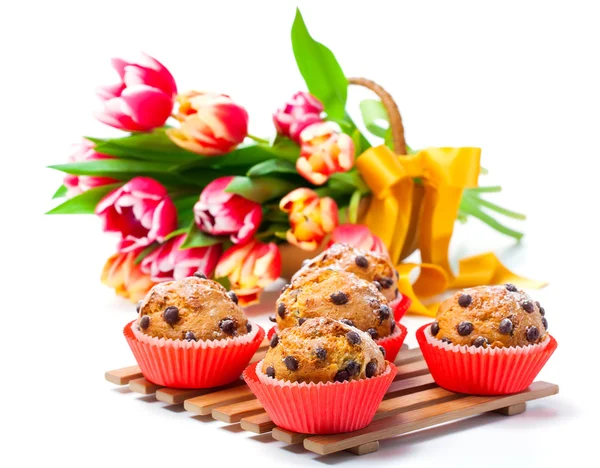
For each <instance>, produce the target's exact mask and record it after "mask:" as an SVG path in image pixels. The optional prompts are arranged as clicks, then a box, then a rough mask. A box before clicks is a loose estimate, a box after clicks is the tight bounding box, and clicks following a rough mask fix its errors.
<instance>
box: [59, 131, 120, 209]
mask: <svg viewBox="0 0 600 468" xmlns="http://www.w3.org/2000/svg"><path fill="white" fill-rule="evenodd" d="M74 146H75V150H74V152H73V153H72V154H71V156H69V162H82V161H94V160H98V159H114V158H113V157H112V156H108V155H106V154H102V153H97V152H96V151H95V150H94V147H95V146H96V145H95V144H94V143H92V142H91V141H90V140H86V139H85V138H82V140H81V143H78V144H77V145H74ZM63 182H64V184H65V187H67V194H68V196H69V197H74V196H76V195H80V194H82V193H83V192H86V191H87V190H89V189H91V188H94V187H100V186H102V185H108V184H114V183H116V182H118V180H116V179H111V178H110V177H94V176H78V175H73V174H67V175H66V176H65V178H64V180H63Z"/></svg>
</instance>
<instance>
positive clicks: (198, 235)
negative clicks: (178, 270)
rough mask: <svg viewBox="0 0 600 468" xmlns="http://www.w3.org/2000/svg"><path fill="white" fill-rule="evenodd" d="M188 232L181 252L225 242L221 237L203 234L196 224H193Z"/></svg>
mask: <svg viewBox="0 0 600 468" xmlns="http://www.w3.org/2000/svg"><path fill="white" fill-rule="evenodd" d="M187 232H188V234H187V237H186V238H185V240H184V241H183V244H181V247H180V249H181V250H185V249H191V248H194V247H208V246H209V245H216V244H220V243H222V242H223V239H222V238H220V237H215V236H211V235H209V234H206V233H205V232H202V231H201V230H200V229H198V226H196V223H192V224H191V225H190V227H189V229H188V231H187Z"/></svg>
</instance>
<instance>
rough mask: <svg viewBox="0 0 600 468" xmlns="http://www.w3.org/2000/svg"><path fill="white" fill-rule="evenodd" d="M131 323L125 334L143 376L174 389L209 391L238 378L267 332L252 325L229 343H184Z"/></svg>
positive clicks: (223, 341)
mask: <svg viewBox="0 0 600 468" xmlns="http://www.w3.org/2000/svg"><path fill="white" fill-rule="evenodd" d="M133 326H135V321H134V322H131V323H128V324H127V325H126V326H125V328H124V330H123V334H124V335H125V338H126V339H127V343H128V344H129V347H130V348H131V351H132V352H133V355H134V356H135V359H136V361H137V363H138V365H139V366H140V368H141V370H142V374H144V377H145V378H146V379H147V380H149V381H150V382H153V383H155V384H158V385H163V386H165V387H171V388H210V387H218V386H221V385H225V384H228V383H231V382H233V381H235V380H236V379H238V378H239V376H240V375H241V373H242V371H243V370H244V368H245V367H246V366H247V365H248V363H249V362H250V359H252V356H254V353H255V352H256V350H257V349H258V347H259V346H260V343H261V342H262V340H263V338H264V336H265V331H264V330H263V329H262V328H261V327H259V326H258V325H256V324H252V331H251V332H250V333H249V334H248V335H244V336H241V337H236V338H229V339H226V340H211V341H196V342H193V341H184V340H181V341H180V340H170V339H169V340H165V339H164V338H163V339H159V338H154V337H150V336H147V335H144V334H142V333H141V332H136V331H135V330H133Z"/></svg>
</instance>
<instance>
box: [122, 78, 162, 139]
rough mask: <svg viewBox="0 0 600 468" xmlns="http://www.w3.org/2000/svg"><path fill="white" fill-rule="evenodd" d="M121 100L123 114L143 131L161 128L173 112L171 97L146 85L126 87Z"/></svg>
mask: <svg viewBox="0 0 600 468" xmlns="http://www.w3.org/2000/svg"><path fill="white" fill-rule="evenodd" d="M121 99H122V102H123V104H122V105H123V109H124V110H125V113H126V114H127V115H129V116H131V118H132V120H133V121H134V122H136V123H137V124H138V125H139V126H140V127H142V128H144V129H145V130H152V129H153V128H156V127H160V126H162V125H163V124H164V123H165V122H166V120H167V119H168V118H169V116H170V115H171V111H172V110H173V99H172V98H171V96H168V95H167V94H165V93H163V92H162V91H160V90H158V89H156V88H151V87H149V86H146V85H136V86H130V87H127V88H126V89H125V90H124V91H123V92H122V93H121Z"/></svg>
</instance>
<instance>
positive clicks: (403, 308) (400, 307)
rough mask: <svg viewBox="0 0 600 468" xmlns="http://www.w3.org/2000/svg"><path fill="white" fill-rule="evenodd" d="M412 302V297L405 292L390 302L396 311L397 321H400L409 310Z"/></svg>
mask: <svg viewBox="0 0 600 468" xmlns="http://www.w3.org/2000/svg"><path fill="white" fill-rule="evenodd" d="M411 304H412V301H411V300H410V297H408V296H405V295H404V294H400V297H399V298H398V299H396V300H394V301H392V302H390V307H391V308H392V310H393V311H394V319H396V322H399V321H400V319H401V318H402V317H404V314H406V312H407V311H408V308H409V307H410V305H411Z"/></svg>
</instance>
